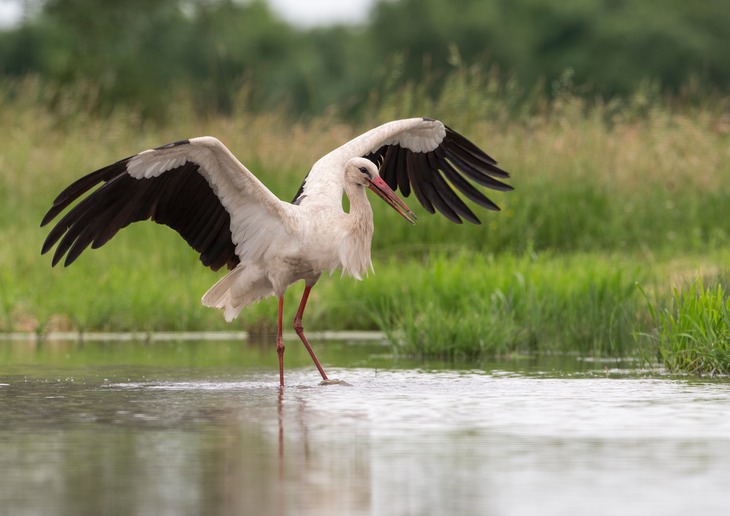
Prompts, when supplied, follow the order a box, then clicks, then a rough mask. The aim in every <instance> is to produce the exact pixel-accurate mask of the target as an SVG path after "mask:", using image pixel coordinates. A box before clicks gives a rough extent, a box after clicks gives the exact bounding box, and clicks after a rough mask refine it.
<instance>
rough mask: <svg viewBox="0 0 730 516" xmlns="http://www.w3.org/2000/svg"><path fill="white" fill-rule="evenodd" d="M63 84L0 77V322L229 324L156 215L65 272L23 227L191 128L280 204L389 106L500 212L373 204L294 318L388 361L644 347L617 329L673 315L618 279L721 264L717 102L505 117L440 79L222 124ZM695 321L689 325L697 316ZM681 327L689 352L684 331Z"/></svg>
mask: <svg viewBox="0 0 730 516" xmlns="http://www.w3.org/2000/svg"><path fill="white" fill-rule="evenodd" d="M18 92H20V93H18ZM62 93H63V94H60V95H59V94H58V93H57V92H56V93H54V94H53V95H51V94H49V93H48V92H47V88H46V87H45V86H44V85H43V84H42V83H41V82H40V81H28V83H27V84H24V85H23V88H19V89H16V90H15V94H14V96H11V95H9V94H7V92H5V91H3V90H2V89H1V88H0V138H1V139H0V141H3V142H4V147H3V149H2V152H1V153H0V331H18V330H22V331H34V332H38V333H43V332H46V331H52V330H58V329H62V330H67V329H73V330H81V331H91V330H134V331H154V330H223V329H231V326H227V325H226V324H225V323H224V322H223V319H222V317H221V315H220V313H218V312H217V311H215V310H211V309H206V308H203V307H202V306H201V304H200V297H201V296H202V294H203V293H204V292H205V291H206V290H207V288H208V287H209V286H210V285H212V284H213V283H214V282H215V281H216V279H217V278H218V277H220V274H216V273H213V272H211V271H208V270H206V269H204V268H203V267H201V266H200V264H199V262H198V260H197V256H196V254H195V253H194V252H193V251H192V250H190V249H189V248H188V247H187V245H186V244H185V243H184V242H183V241H182V240H181V239H180V238H179V237H178V236H177V235H176V234H175V233H174V232H173V231H171V230H169V229H168V228H163V227H161V226H157V225H155V224H150V223H147V224H136V225H133V226H132V227H130V228H127V229H125V230H123V231H122V232H120V234H119V235H118V236H117V237H115V238H114V240H113V241H112V242H110V243H109V244H107V245H106V246H104V248H102V249H99V250H94V251H87V252H86V253H85V254H84V255H82V256H81V258H80V259H79V260H78V261H77V262H76V263H74V265H73V266H72V267H70V268H67V269H64V268H62V267H57V268H55V269H52V268H51V267H50V257H48V256H40V253H39V251H40V247H41V244H42V242H43V239H44V238H45V235H46V234H47V231H48V230H47V228H43V229H41V228H39V227H38V224H39V221H40V220H41V218H42V216H43V214H44V212H45V211H46V209H47V208H48V207H49V206H50V203H51V201H52V200H53V198H54V197H55V196H56V195H57V194H58V192H60V191H61V189H62V188H64V187H65V186H66V185H68V184H69V183H70V182H71V181H73V180H74V179H76V178H78V177H80V176H81V175H83V174H85V173H88V172H90V171H92V170H95V169H97V168H99V167H101V166H103V165H106V164H108V163H111V162H113V161H115V160H118V159H120V158H122V157H125V156H128V155H130V154H133V153H135V152H138V151H140V150H142V149H145V148H149V147H153V146H157V145H160V144H163V143H166V142H170V141H175V140H179V139H182V138H187V137H191V136H196V135H202V134H212V135H215V136H217V137H219V138H220V139H221V140H222V141H223V142H224V143H225V144H226V145H228V146H229V147H230V148H231V149H232V150H233V152H234V153H236V155H237V156H239V157H240V159H241V160H242V161H243V162H244V163H245V164H246V165H247V166H248V167H249V168H250V169H251V170H252V171H254V173H256V174H257V175H258V176H259V177H261V179H262V181H263V182H264V183H265V184H267V185H268V186H269V187H270V188H271V189H272V191H273V192H274V193H275V194H277V195H279V196H280V197H282V198H283V199H287V200H288V199H290V198H291V197H292V196H293V194H294V193H295V191H296V189H297V187H298V185H299V183H300V181H301V179H302V177H303V176H304V174H305V173H306V171H307V170H308V168H309V166H310V165H311V163H313V162H314V161H315V160H316V159H317V158H318V157H319V156H321V155H322V154H324V153H326V152H327V151H329V150H330V149H333V148H335V147H337V146H339V145H341V144H342V143H343V142H344V141H346V140H348V139H349V138H351V137H353V136H355V135H357V134H359V133H360V132H362V131H363V130H365V129H367V128H369V127H372V126H374V125H376V124H379V123H382V122H384V121H386V120H389V119H392V118H395V117H405V116H420V115H427V116H434V117H437V118H441V119H443V120H445V121H446V122H447V123H448V124H449V125H450V126H451V127H453V128H454V129H456V130H458V131H460V132H462V133H463V134H465V135H467V136H468V137H469V138H470V139H472V140H473V141H475V142H476V143H478V144H479V145H481V146H483V147H484V148H485V149H486V150H487V152H489V153H490V154H491V155H493V156H494V157H495V158H497V159H498V160H499V162H500V164H501V165H502V166H504V168H505V169H507V170H509V171H510V172H512V174H513V179H512V180H511V184H513V185H514V186H515V191H514V192H510V193H499V192H490V197H491V198H493V199H494V200H495V201H496V202H497V203H498V204H499V205H500V206H501V207H502V208H503V209H502V211H501V212H499V213H491V212H485V211H483V210H481V211H479V216H480V218H481V219H482V221H483V224H482V225H478V226H474V225H462V226H457V225H454V224H452V223H450V222H449V221H447V220H446V219H445V218H443V217H440V216H431V215H429V214H427V213H425V212H424V211H423V210H422V209H420V207H418V206H416V205H417V203H416V201H415V200H414V199H413V198H412V197H411V198H410V199H407V200H408V202H409V204H410V205H411V207H412V208H414V210H415V211H416V213H417V214H418V215H419V219H420V222H419V223H418V224H417V225H416V226H411V225H410V224H407V223H405V222H404V221H402V220H400V219H399V218H398V217H397V215H396V214H394V213H393V212H392V210H389V209H388V208H387V207H386V206H384V205H382V203H377V202H374V203H373V204H374V210H375V219H376V220H375V226H376V232H375V237H374V242H373V252H374V262H375V268H376V271H377V274H376V275H375V276H371V277H370V278H368V279H367V280H366V281H364V282H361V283H358V282H355V281H353V280H350V279H345V280H341V279H339V277H338V274H336V275H335V276H334V277H331V278H323V279H322V280H321V281H320V284H319V285H318V286H317V288H316V289H315V290H314V291H313V297H312V300H311V302H310V305H309V309H308V313H307V317H306V319H305V326H306V327H307V328H308V329H334V330H337V329H385V330H387V331H389V332H391V335H392V338H393V342H394V346H395V347H396V349H397V351H398V352H399V353H402V354H412V355H414V356H424V357H425V356H432V357H433V356H437V357H444V358H465V359H472V358H475V357H479V356H484V355H492V354H507V353H513V352H576V353H581V354H605V355H616V356H621V355H630V354H637V353H644V352H646V350H643V349H639V348H642V347H643V346H648V347H649V354H651V352H652V351H656V352H657V353H659V350H660V346H663V345H662V344H661V342H662V341H661V339H659V340H652V339H638V340H635V339H633V338H632V337H631V335H632V334H642V335H649V334H652V335H653V334H654V333H655V332H659V333H662V334H663V333H664V332H668V333H667V334H668V335H669V334H671V332H669V330H666V328H670V329H671V328H674V327H675V326H676V325H675V326H672V325H669V326H667V321H666V320H664V319H662V318H661V317H659V318H658V317H656V314H658V313H664V312H661V311H660V310H659V309H655V312H654V315H655V317H652V312H651V310H650V307H648V306H647V303H646V300H645V299H644V298H643V297H642V296H641V295H640V293H638V290H637V289H636V287H635V285H636V284H637V283H639V284H641V285H642V287H643V288H644V289H645V290H646V291H647V292H648V291H651V292H652V293H656V295H657V296H661V297H660V298H657V301H656V302H655V303H654V306H669V305H670V304H671V303H676V304H677V306H679V301H677V300H674V301H672V299H674V298H673V294H671V293H669V292H671V287H678V288H679V286H678V284H677V282H676V277H677V274H687V273H689V274H696V273H697V271H698V270H699V269H700V268H703V267H705V268H708V267H709V268H715V269H720V271H719V272H720V273H723V272H725V271H724V269H723V267H724V266H725V265H724V264H726V263H728V262H727V251H728V250H729V249H730V217H728V216H727V208H726V206H727V199H728V198H730V183H729V182H728V181H727V178H728V177H730V123H728V120H727V115H726V112H727V110H726V106H727V105H728V101H727V99H710V100H708V104H707V105H706V106H704V107H694V108H682V107H681V106H676V105H673V104H671V103H670V102H665V101H662V100H661V99H654V100H651V101H648V102H647V101H645V100H641V99H639V98H638V96H637V98H631V99H625V100H623V101H614V102H610V103H601V102H595V103H592V104H588V103H586V102H585V101H584V100H582V99H580V98H579V97H577V96H573V95H571V94H570V93H569V92H568V93H566V94H564V95H560V96H558V97H557V99H556V100H553V101H548V100H545V99H537V100H536V101H535V103H534V105H532V106H530V107H529V109H526V110H524V111H522V112H519V113H516V112H515V108H514V105H513V103H511V100H510V92H509V91H507V90H505V89H500V88H499V87H495V86H494V85H493V84H491V83H489V80H488V79H486V78H479V77H476V78H475V77H473V76H468V74H464V73H463V72H459V73H455V74H454V76H453V77H450V78H449V79H448V80H447V85H446V87H445V88H444V91H443V94H442V97H441V98H439V99H431V100H429V99H427V98H425V97H423V96H422V95H421V94H420V93H419V92H418V91H417V89H409V88H408V87H405V88H403V90H402V91H398V92H394V93H390V94H389V95H387V96H386V97H385V98H383V99H381V100H380V101H378V103H377V104H374V105H373V106H372V109H371V111H370V113H371V114H370V118H369V119H368V120H364V121H361V122H358V123H357V124H344V123H342V121H341V120H339V119H338V118H337V116H336V114H328V115H323V116H321V117H316V118H311V119H307V120H291V119H289V118H287V116H286V115H284V114H282V113H269V114H256V115H252V114H251V112H250V111H249V110H247V109H246V106H237V107H236V110H237V111H236V113H235V116H234V117H230V118H224V117H219V116H212V117H202V116H199V115H196V113H195V111H194V110H193V109H192V108H191V107H189V106H188V105H186V104H185V103H184V102H183V103H181V104H180V105H179V108H178V110H177V111H175V112H174V113H173V115H172V117H171V118H170V119H169V120H167V121H166V122H165V123H164V124H149V123H146V122H144V121H142V120H140V119H139V118H138V117H137V116H136V114H135V113H134V112H133V111H130V110H120V111H118V112H115V113H111V114H110V115H109V116H108V117H105V118H103V119H102V118H98V117H95V116H94V115H92V114H91V113H93V109H90V108H88V107H87V106H85V105H84V102H83V97H82V96H76V95H75V94H74V93H72V92H62ZM46 97H52V98H53V99H54V102H53V107H49V102H48V101H47V100H46ZM333 113H334V112H333ZM690 291H691V289H690ZM683 292H684V287H683V288H679V290H678V294H677V295H679V296H680V299H683V298H681V296H682V295H683ZM662 293H663V294H662ZM300 294H301V287H300V286H295V287H293V288H292V289H291V292H290V293H289V294H288V295H287V301H286V307H287V310H288V314H287V317H288V318H290V319H291V318H292V317H293V314H294V311H295V309H296V305H297V303H298V297H299V295H300ZM682 303H683V304H686V303H687V300H683V301H682ZM708 309H709V308H708V307H707V305H704V304H699V305H698V306H697V308H695V311H696V312H695V313H696V314H704V312H705V311H706V310H708ZM275 313H276V305H275V302H274V301H273V300H267V301H264V302H262V303H260V304H258V305H255V306H253V307H250V308H247V309H246V310H245V311H244V312H243V313H242V316H241V319H240V320H239V321H237V322H236V323H234V326H233V328H244V329H247V330H250V331H253V332H254V333H261V334H270V333H271V332H272V331H273V323H274V320H275V319H274V318H275ZM707 317H709V315H707V314H705V317H704V318H702V317H698V318H696V319H695V320H696V321H697V324H699V325H700V326H701V327H705V326H707V325H710V324H711V320H710V319H708V318H707ZM680 319H681V318H680ZM683 324H684V323H683ZM677 327H678V326H677ZM711 328H713V326H707V329H708V335H710V334H711V333H709V330H710V329H711ZM713 331H715V335H720V333H718V332H719V330H713ZM693 338H694V339H695V340H693V341H689V340H688V341H687V346H689V347H693V348H694V347H697V346H699V344H698V342H700V340H701V339H699V337H696V336H695V337H693ZM668 339H669V340H671V338H668ZM669 340H668V341H669ZM709 340H711V339H709ZM668 341H667V342H668ZM665 348H666V349H667V350H668V351H667V352H666V356H669V355H670V354H672V353H673V352H672V351H671V349H673V348H671V347H670V346H665ZM661 349H664V348H661ZM661 356H662V357H664V355H661ZM662 360H663V361H664V362H665V363H666V364H667V365H668V367H671V368H673V369H674V368H675V366H674V365H670V364H671V362H668V361H667V360H666V359H664V358H662ZM680 363H682V364H687V363H690V364H691V363H694V362H692V361H691V360H690V361H686V360H682V361H680ZM680 367H681V368H684V369H689V370H694V369H693V368H692V367H688V366H686V365H682V366H677V368H680ZM721 370H722V369H720V368H715V369H708V371H721Z"/></svg>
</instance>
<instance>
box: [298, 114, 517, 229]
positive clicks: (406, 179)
mask: <svg viewBox="0 0 730 516" xmlns="http://www.w3.org/2000/svg"><path fill="white" fill-rule="evenodd" d="M357 156H362V157H366V158H368V159H370V160H371V161H373V162H374V163H375V164H376V165H379V166H380V175H381V177H382V178H383V179H384V180H385V181H386V182H387V183H388V186H390V187H391V188H392V189H393V190H396V189H399V190H400V192H401V193H402V194H403V196H404V197H408V196H409V195H410V193H411V191H413V193H414V194H415V195H416V198H417V199H418V201H419V202H420V203H421V204H422V205H423V207H424V208H425V209H426V210H427V211H428V212H430V213H434V212H435V210H438V211H440V212H441V213H442V214H443V215H444V216H446V217H447V218H448V219H449V220H452V221H454V222H457V223H461V222H462V218H463V219H465V220H468V221H469V222H472V223H474V224H479V223H480V221H479V219H478V218H477V217H476V215H474V212H472V210H471V209H470V208H469V207H468V206H467V205H466V203H465V202H464V201H463V200H462V198H461V196H460V195H458V194H457V192H456V191H458V192H460V193H461V194H463V196H464V197H466V198H468V199H470V200H471V201H473V202H475V203H476V204H478V205H480V206H483V207H485V208H487V209H490V210H499V207H498V206H497V205H496V204H495V203H494V202H492V201H491V200H490V199H489V198H487V197H486V196H485V195H484V194H483V193H482V191H481V190H480V189H479V188H477V187H476V186H475V185H474V183H476V184H477V185H481V186H485V187H487V188H491V189H493V190H500V191H509V190H512V187H511V186H509V185H507V184H505V183H503V182H502V181H500V180H499V179H506V178H508V177H509V174H508V173H507V172H505V171H504V170H502V169H500V168H499V167H498V166H497V162H496V161H495V160H494V159H493V158H491V157H490V156H489V155H488V154H486V153H485V152H484V151H483V150H481V149H480V148H479V147H477V146H476V145H475V144H473V143H472V142H471V141H469V140H468V139H467V138H465V137H464V136H462V135H461V134H459V133H457V132H456V131H454V130H452V129H450V128H449V127H447V126H445V125H444V124H443V123H441V122H440V121H438V120H433V119H430V118H410V119H405V120H396V121H393V122H389V123H386V124H383V125H381V126H379V127H376V128H374V129H371V130H370V131H368V132H366V133H364V134H362V135H360V136H358V137H357V138H354V139H353V140H351V141H349V142H348V143H346V144H344V145H343V146H341V147H339V148H337V149H335V150H334V151H332V152H330V153H329V154H327V155H326V156H324V157H323V158H322V159H320V160H319V161H318V162H317V163H315V165H314V166H313V167H312V170H311V171H310V172H309V174H308V176H307V177H306V178H305V180H304V183H302V186H301V187H300V188H299V191H298V192H297V195H296V196H295V198H294V203H295V204H298V203H300V202H302V201H303V200H304V199H305V198H306V197H307V195H308V194H310V191H311V192H317V193H318V194H320V196H322V191H324V190H326V189H327V185H328V183H329V184H331V183H332V177H330V175H329V174H328V171H331V170H341V169H342V168H343V167H344V165H345V163H346V162H347V160H349V159H350V158H353V157H357ZM455 190H456V191H455Z"/></svg>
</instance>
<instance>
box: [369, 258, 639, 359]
mask: <svg viewBox="0 0 730 516" xmlns="http://www.w3.org/2000/svg"><path fill="white" fill-rule="evenodd" d="M390 265H391V266H389V267H387V268H386V270H385V272H384V274H383V273H381V272H380V270H379V273H378V283H377V284H374V285H373V286H372V287H370V286H366V285H363V290H367V289H370V288H372V289H377V290H378V292H379V293H380V295H381V297H380V298H378V297H377V296H376V295H372V296H365V297H366V298H367V299H368V301H367V302H368V304H371V303H374V304H373V305H372V306H369V309H370V310H371V311H373V312H375V313H377V314H378V322H379V325H380V326H381V327H383V328H386V329H388V330H389V331H390V332H391V335H392V339H393V341H394V342H396V347H397V349H398V351H400V352H402V353H405V354H409V355H418V356H438V357H443V358H459V359H474V358H478V357H480V356H484V355H487V356H489V355H495V354H496V355H500V354H502V355H503V354H507V353H513V352H540V353H549V352H578V353H581V354H587V355H610V356H621V355H625V354H630V353H631V352H632V350H631V346H630V345H631V334H632V329H633V328H634V327H635V324H636V323H637V320H638V315H639V305H640V302H641V299H640V296H638V295H637V294H638V292H637V290H636V282H637V281H638V280H639V279H640V278H642V273H641V272H640V271H639V270H638V268H637V267H636V266H635V265H631V264H630V263H628V262H626V261H623V262H622V261H621V260H616V259H612V258H611V257H608V256H601V255H595V254H590V255H588V254H573V255H568V256H560V255H558V256H537V255H534V254H533V255H525V256H523V257H520V258H516V257H514V256H510V255H505V256H498V257H494V256H486V257H485V256H483V255H481V254H476V253H457V254H455V255H452V256H445V255H436V256H433V257H430V258H428V259H427V261H426V262H425V263H424V264H421V265H420V266H419V265H417V264H412V263H407V264H406V266H407V267H402V266H401V267H399V266H398V265H397V264H395V263H391V264H390ZM404 271H405V272H404ZM644 276H645V275H644ZM384 285H385V286H386V287H387V291H385V292H383V286H384Z"/></svg>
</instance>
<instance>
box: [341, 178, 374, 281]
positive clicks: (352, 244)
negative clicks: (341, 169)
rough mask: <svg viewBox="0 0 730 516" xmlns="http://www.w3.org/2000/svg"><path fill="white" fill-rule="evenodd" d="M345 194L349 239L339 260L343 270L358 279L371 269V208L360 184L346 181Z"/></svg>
mask: <svg viewBox="0 0 730 516" xmlns="http://www.w3.org/2000/svg"><path fill="white" fill-rule="evenodd" d="M345 194H346V195H347V198H348V199H349V201H350V213H349V214H348V215H347V217H346V219H347V221H348V226H349V230H350V231H349V233H350V239H349V242H348V245H347V246H345V247H344V248H343V249H342V251H343V252H342V254H341V257H340V259H341V262H342V270H343V272H345V273H347V274H349V275H351V276H354V277H356V278H358V279H360V277H361V275H363V274H367V272H368V270H369V269H372V267H373V264H372V262H371V260H370V244H371V242H372V240H373V208H372V207H371V206H370V202H369V201H368V198H367V192H365V188H364V187H363V186H361V185H356V184H353V183H348V184H346V185H345Z"/></svg>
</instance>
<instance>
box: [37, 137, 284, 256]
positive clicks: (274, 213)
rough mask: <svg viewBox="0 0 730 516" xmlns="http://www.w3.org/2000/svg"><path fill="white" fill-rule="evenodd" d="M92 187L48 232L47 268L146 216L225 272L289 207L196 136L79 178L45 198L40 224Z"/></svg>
mask: <svg viewBox="0 0 730 516" xmlns="http://www.w3.org/2000/svg"><path fill="white" fill-rule="evenodd" d="M99 185H100V186H99ZM97 186H98V188H97V189H96V190H94V191H93V192H92V193H91V194H89V195H88V196H86V197H85V198H83V199H82V200H81V201H79V202H78V203H77V204H76V205H75V206H74V207H73V208H71V209H70V210H69V211H68V212H67V213H66V214H65V215H64V216H63V217H62V218H61V219H60V220H59V221H58V222H57V223H56V225H55V226H54V227H53V229H51V231H50V233H49V234H48V237H47V238H46V240H45V242H44V244H43V248H42V250H41V252H42V253H46V252H48V251H49V250H50V249H51V248H52V247H53V246H54V245H55V244H56V243H58V246H57V247H56V251H55V253H54V255H53V265H55V264H56V263H58V262H59V261H60V260H61V259H62V258H63V256H64V255H66V260H65V262H64V264H65V265H69V264H71V263H73V261H74V260H76V258H78V257H79V255H80V254H81V253H82V252H83V251H84V249H86V248H87V247H88V246H89V245H91V247H92V248H98V247H101V246H102V245H104V244H105V243H106V242H108V241H109V240H110V239H111V238H112V237H113V236H114V235H115V234H116V233H117V232H118V231H119V230H120V229H122V228H124V227H126V226H128V225H129V224H131V223H133V222H137V221H142V220H147V219H151V220H153V221H155V222H157V223H159V224H165V225H167V226H169V227H171V228H172V229H174V230H175V231H177V232H178V233H179V234H180V235H181V236H182V237H183V238H184V239H185V240H186V241H187V243H188V244H189V245H190V246H191V247H192V248H193V249H195V250H196V251H198V252H199V253H200V260H201V262H202V263H203V264H204V265H206V266H208V267H210V268H211V269H213V270H218V269H220V268H221V267H223V266H224V265H225V266H227V267H228V268H229V269H232V268H233V267H235V266H236V265H237V264H238V263H239V262H240V259H241V257H242V256H244V254H245V253H246V252H253V253H256V252H261V251H262V249H261V246H262V245H265V240H264V239H261V238H260V236H261V235H263V234H265V233H266V232H270V231H276V230H280V229H281V228H282V227H283V226H285V221H284V219H285V218H286V216H287V213H286V212H287V209H286V206H290V205H286V204H285V203H282V202H281V201H280V200H279V199H278V198H277V197H276V196H275V195H274V194H272V193H271V192H270V191H269V190H268V189H267V188H266V187H265V186H264V185H263V184H262V183H261V182H260V181H259V180H258V179H257V178H256V177H255V176H254V175H253V174H252V173H251V172H250V171H249V170H248V169H246V167H244V166H243V165H242V164H241V163H240V162H239V161H238V160H237V159H236V158H235V156H233V154H231V152H230V151H229V150H228V149H227V148H226V147H225V146H224V145H223V144H222V143H221V142H220V141H218V140H217V139H215V138H212V137H201V138H192V139H190V140H183V141H179V142H175V143H171V144H169V145H165V146H163V147H158V148H156V149H151V150H147V151H144V152H141V153H139V154H136V155H134V156H130V157H128V158H126V159H123V160H121V161H118V162H116V163H114V164H112V165H109V166H107V167H104V168H102V169H100V170H97V171H96V172H92V173H91V174H89V175H87V176H84V177H82V178H81V179H79V180H78V181H76V182H74V183H73V184H71V185H70V186H69V187H67V188H66V189H65V190H64V191H63V192H61V193H60V194H59V196H58V197H57V198H56V199H55V200H54V201H53V205H52V206H51V208H50V209H49V210H48V213H46V215H45V217H43V221H42V222H41V226H45V225H46V224H48V223H49V222H50V221H51V220H53V219H54V218H56V216H58V215H59V214H60V213H61V212H62V211H63V210H65V209H66V208H67V207H69V206H70V205H71V204H72V203H74V202H75V201H77V200H78V199H80V198H81V197H82V196H83V195H84V194H86V193H87V192H88V191H89V190H91V189H92V188H94V187H97ZM252 242H254V243H255V244H254V245H255V246H256V247H255V248H251V245H250V244H251V243H252ZM247 244H249V245H247Z"/></svg>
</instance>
